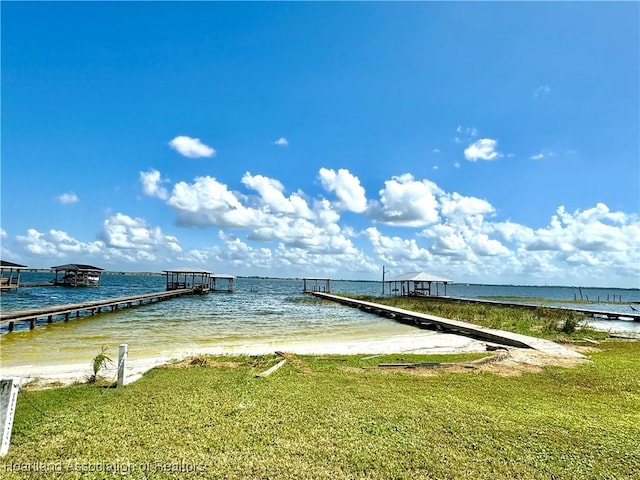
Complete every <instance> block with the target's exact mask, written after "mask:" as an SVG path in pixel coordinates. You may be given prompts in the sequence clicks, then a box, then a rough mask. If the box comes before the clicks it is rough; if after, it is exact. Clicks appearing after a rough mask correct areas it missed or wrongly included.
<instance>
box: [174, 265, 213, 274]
mask: <svg viewBox="0 0 640 480" xmlns="http://www.w3.org/2000/svg"><path fill="white" fill-rule="evenodd" d="M162 272H163V273H199V274H203V275H211V274H212V273H213V272H210V271H209V270H204V269H203V268H193V267H180V268H168V269H167V270H163V271H162Z"/></svg>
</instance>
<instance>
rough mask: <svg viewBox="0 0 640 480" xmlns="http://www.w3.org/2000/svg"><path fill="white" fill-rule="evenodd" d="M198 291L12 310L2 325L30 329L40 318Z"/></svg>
mask: <svg viewBox="0 0 640 480" xmlns="http://www.w3.org/2000/svg"><path fill="white" fill-rule="evenodd" d="M195 293H197V292H196V291H195V290H194V289H193V288H190V289H180V290H171V291H168V292H165V291H162V292H156V293H146V294H143V295H133V296H129V297H118V298H108V299H102V300H95V301H91V302H82V303H67V304H64V305H54V306H51V307H44V308H34V309H31V310H16V311H12V312H2V313H0V326H4V325H5V324H7V330H8V331H9V332H12V331H13V330H14V327H15V324H16V323H18V322H29V329H31V330H33V329H34V328H35V326H36V323H37V321H38V319H46V321H47V323H52V322H53V321H54V319H64V321H65V322H66V321H69V319H70V318H78V317H80V316H81V313H82V312H84V315H85V316H86V315H95V314H97V313H104V312H114V311H116V310H119V309H122V308H129V307H133V306H140V305H145V304H149V303H155V302H160V301H163V300H169V299H171V298H175V297H181V296H183V295H192V294H195Z"/></svg>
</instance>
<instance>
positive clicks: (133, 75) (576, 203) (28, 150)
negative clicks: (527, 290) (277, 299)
mask: <svg viewBox="0 0 640 480" xmlns="http://www.w3.org/2000/svg"><path fill="white" fill-rule="evenodd" d="M1 9H2V45H1V47H2V78H1V81H2V177H1V186H2V193H1V194H2V212H1V213H2V217H1V230H0V238H1V240H2V247H1V248H2V251H1V253H2V258H3V259H5V260H10V261H14V262H18V263H23V264H25V265H28V266H30V267H34V268H37V267H44V268H48V267H50V266H52V265H58V264H61V263H67V262H78V263H93V264H96V265H98V266H101V267H103V268H106V269H109V270H123V271H161V270H163V269H165V268H169V267H174V266H187V265H192V266H196V267H200V268H207V269H210V270H212V271H215V272H225V273H233V274H237V275H271V276H296V277H301V276H309V275H322V276H325V275H328V276H331V277H333V278H351V279H379V278H380V277H381V270H382V266H383V265H385V266H386V267H387V268H388V269H389V270H390V275H400V274H402V273H405V272H408V271H416V270H424V271H427V272H430V273H433V274H436V275H440V276H446V277H449V278H452V279H454V280H455V281H458V282H477V283H519V284H545V283H546V284H562V285H596V286H598V285H599V286H622V287H636V288H637V287H640V220H639V213H640V188H639V187H640V172H639V168H640V167H639V163H640V160H639V151H640V138H639V135H640V134H639V132H640V122H639V117H640V114H639V105H640V95H639V91H640V87H639V85H640V76H639V64H640V60H639V59H640V55H639V48H640V47H639V45H640V39H639V31H640V25H639V23H640V21H639V18H640V7H639V4H638V3H637V2H623V3H613V2H598V3H595V2H593V3H576V2H567V3H563V2H533V3H520V2H518V3H507V2H491V3H485V2H474V3H462V2H446V3H436V2H420V3H418V2H415V3H414V2H409V3H387V2H385V3H375V2H372V3H339V2H334V3H306V2H305V3H302V2H301V3H297V2H285V3H269V2H265V3H235V2H233V3H232V2H227V3H213V2H194V3H174V2H141V3H120V2H105V3H96V2H69V3H57V2H45V3H27V2H25V3H19V2H2V4H1Z"/></svg>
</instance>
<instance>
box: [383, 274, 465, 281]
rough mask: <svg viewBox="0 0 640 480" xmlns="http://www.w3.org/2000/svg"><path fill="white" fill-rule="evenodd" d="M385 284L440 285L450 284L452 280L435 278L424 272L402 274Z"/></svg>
mask: <svg viewBox="0 0 640 480" xmlns="http://www.w3.org/2000/svg"><path fill="white" fill-rule="evenodd" d="M386 281H387V282H440V283H452V282H453V280H449V279H448V278H442V277H437V276H435V275H431V274H430V273H425V272H410V273H404V274H402V275H400V276H398V277H395V278H390V279H388V280H386Z"/></svg>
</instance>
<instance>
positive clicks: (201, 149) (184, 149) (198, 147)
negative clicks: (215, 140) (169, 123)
mask: <svg viewBox="0 0 640 480" xmlns="http://www.w3.org/2000/svg"><path fill="white" fill-rule="evenodd" d="M169 145H170V146H171V148H173V149H175V150H176V151H177V152H178V153H180V155H184V156H185V157H189V158H200V157H213V156H214V155H215V154H216V151H215V150H214V149H213V148H211V147H210V146H208V145H205V144H204V143H202V142H201V141H200V139H199V138H191V137H187V136H185V135H179V136H177V137H175V138H174V139H173V140H171V141H170V142H169Z"/></svg>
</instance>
